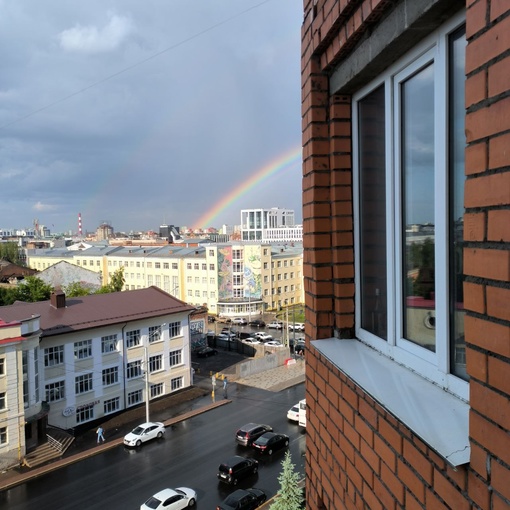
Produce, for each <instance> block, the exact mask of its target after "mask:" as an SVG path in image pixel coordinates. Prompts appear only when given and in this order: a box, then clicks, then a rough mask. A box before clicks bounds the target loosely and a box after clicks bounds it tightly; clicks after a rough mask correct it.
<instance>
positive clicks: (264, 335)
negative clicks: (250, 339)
mask: <svg viewBox="0 0 510 510" xmlns="http://www.w3.org/2000/svg"><path fill="white" fill-rule="evenodd" d="M253 336H254V337H255V338H256V339H257V340H260V341H261V342H267V341H268V340H272V339H273V337H272V336H271V335H269V334H268V333H264V332H263V331H257V332H256V333H253Z"/></svg>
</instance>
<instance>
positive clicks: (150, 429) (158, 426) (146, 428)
mask: <svg viewBox="0 0 510 510" xmlns="http://www.w3.org/2000/svg"><path fill="white" fill-rule="evenodd" d="M164 435H165V425H164V423H161V422H160V421H155V422H147V423H142V424H141V425H138V427H135V428H134V429H133V430H132V431H131V432H130V433H129V434H126V435H125V436H124V444H125V445H126V446H141V444H142V443H145V442H146V441H150V440H151V439H156V438H157V439H160V438H162V437H163V436H164Z"/></svg>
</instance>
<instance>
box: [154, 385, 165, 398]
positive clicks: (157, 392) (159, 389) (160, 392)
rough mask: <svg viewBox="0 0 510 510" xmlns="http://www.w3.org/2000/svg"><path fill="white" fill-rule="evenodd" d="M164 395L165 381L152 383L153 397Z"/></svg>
mask: <svg viewBox="0 0 510 510" xmlns="http://www.w3.org/2000/svg"><path fill="white" fill-rule="evenodd" d="M160 395H163V383H158V384H151V398H156V397H159V396H160Z"/></svg>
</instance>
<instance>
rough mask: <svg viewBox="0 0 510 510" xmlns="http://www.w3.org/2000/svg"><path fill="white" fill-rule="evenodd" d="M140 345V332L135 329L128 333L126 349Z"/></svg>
mask: <svg viewBox="0 0 510 510" xmlns="http://www.w3.org/2000/svg"><path fill="white" fill-rule="evenodd" d="M138 345H140V330H139V329H134V330H133V331H127V332H126V347H127V348H128V349H129V348H130V347H137V346H138Z"/></svg>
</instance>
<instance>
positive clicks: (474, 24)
mask: <svg viewBox="0 0 510 510" xmlns="http://www.w3.org/2000/svg"><path fill="white" fill-rule="evenodd" d="M486 20H487V0H479V1H478V2H476V3H474V4H472V5H471V6H470V7H469V8H468V10H467V12H466V39H469V38H471V37H473V35H475V34H476V33H477V32H480V31H481V30H482V29H483V28H485V25H486V23H487V21H486Z"/></svg>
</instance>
